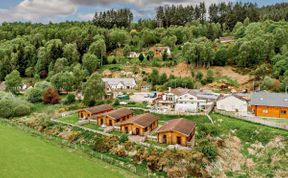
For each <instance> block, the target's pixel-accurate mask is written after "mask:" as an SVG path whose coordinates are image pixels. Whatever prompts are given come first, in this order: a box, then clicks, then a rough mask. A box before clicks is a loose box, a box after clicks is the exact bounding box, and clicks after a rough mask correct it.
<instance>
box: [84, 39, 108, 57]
mask: <svg viewBox="0 0 288 178" xmlns="http://www.w3.org/2000/svg"><path fill="white" fill-rule="evenodd" d="M88 53H90V54H94V55H95V56H97V57H98V58H99V59H101V58H102V57H104V56H106V44H105V41H104V40H103V39H100V40H97V41H96V42H94V43H92V44H91V45H90V47H89V50H88Z"/></svg>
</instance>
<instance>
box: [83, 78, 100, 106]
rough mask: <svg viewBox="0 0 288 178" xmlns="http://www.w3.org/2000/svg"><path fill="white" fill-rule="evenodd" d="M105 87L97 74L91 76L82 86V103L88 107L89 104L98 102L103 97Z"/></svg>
mask: <svg viewBox="0 0 288 178" xmlns="http://www.w3.org/2000/svg"><path fill="white" fill-rule="evenodd" d="M104 89H105V85H104V82H103V81H102V79H101V76H100V75H99V74H92V75H91V76H90V78H89V79H88V80H87V82H86V83H85V85H84V90H83V95H84V103H85V104H86V105H90V103H93V102H96V100H100V99H102V98H103V96H104V95H105V91H104Z"/></svg>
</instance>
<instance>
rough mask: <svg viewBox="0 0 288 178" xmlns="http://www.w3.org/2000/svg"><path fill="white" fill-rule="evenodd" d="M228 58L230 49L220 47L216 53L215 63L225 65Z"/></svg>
mask: <svg viewBox="0 0 288 178" xmlns="http://www.w3.org/2000/svg"><path fill="white" fill-rule="evenodd" d="M227 60H228V50H227V48H225V47H220V49H218V50H217V52H216V53H215V59H214V62H213V64H214V65H216V66H225V65H226V63H227Z"/></svg>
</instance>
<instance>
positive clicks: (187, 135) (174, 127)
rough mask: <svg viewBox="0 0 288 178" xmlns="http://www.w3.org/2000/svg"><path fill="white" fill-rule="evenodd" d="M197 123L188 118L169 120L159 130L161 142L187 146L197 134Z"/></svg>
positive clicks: (159, 140) (158, 135)
mask: <svg viewBox="0 0 288 178" xmlns="http://www.w3.org/2000/svg"><path fill="white" fill-rule="evenodd" d="M195 126H196V125H195V123H194V122H192V121H190V120H187V119H182V118H181V119H174V120H170V121H168V122H167V123H166V124H164V125H163V126H162V127H161V128H160V129H159V130H158V131H157V139H158V142H159V143H163V144H169V145H175V144H178V145H183V146H187V144H188V142H190V141H191V140H192V139H193V138H194V135H195Z"/></svg>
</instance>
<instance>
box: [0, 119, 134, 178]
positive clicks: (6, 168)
mask: <svg viewBox="0 0 288 178" xmlns="http://www.w3.org/2000/svg"><path fill="white" fill-rule="evenodd" d="M0 158H1V159H0V177H21V178H26V177H27V178H28V177H29V178H33V177H50V178H53V177H55V178H56V177H62V178H65V177H69V178H73V177H85V178H89V177H99V178H100V177H109V178H113V177H135V176H132V174H130V173H128V172H126V171H124V170H121V169H119V168H117V167H115V166H112V165H108V164H106V163H104V162H102V161H101V160H97V159H89V158H88V157H87V156H85V155H84V154H81V153H75V152H73V150H66V149H63V148H60V147H58V146H56V145H53V144H51V143H47V142H45V141H43V140H41V139H40V138H37V137H33V136H30V135H29V134H27V133H24V132H22V131H21V130H18V129H15V128H11V127H9V126H4V125H3V124H1V123H0Z"/></svg>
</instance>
